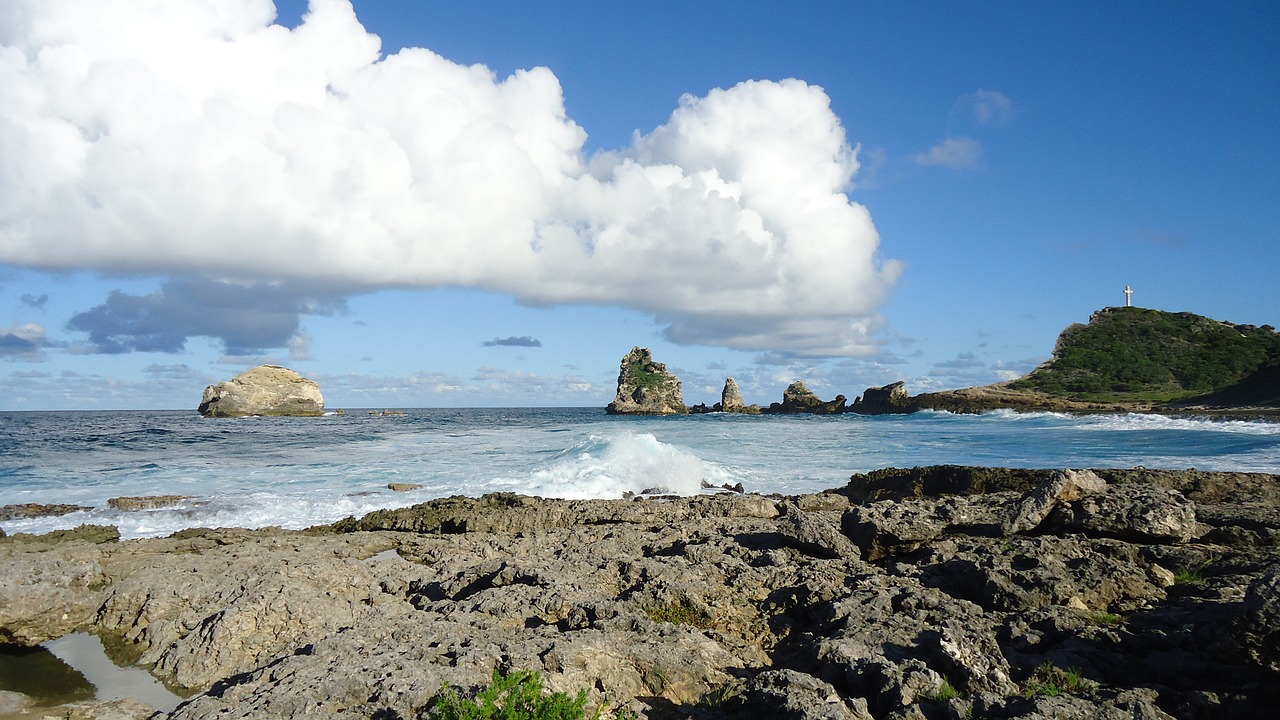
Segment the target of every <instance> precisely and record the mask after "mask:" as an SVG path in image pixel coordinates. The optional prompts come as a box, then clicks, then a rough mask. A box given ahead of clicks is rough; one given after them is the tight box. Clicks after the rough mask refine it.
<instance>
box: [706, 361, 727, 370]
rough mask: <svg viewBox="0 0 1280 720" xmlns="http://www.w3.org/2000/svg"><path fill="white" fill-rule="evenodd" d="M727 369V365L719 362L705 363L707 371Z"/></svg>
mask: <svg viewBox="0 0 1280 720" xmlns="http://www.w3.org/2000/svg"><path fill="white" fill-rule="evenodd" d="M728 368H729V366H728V365H726V364H725V363H723V362H720V361H719V360H716V361H714V362H709V363H707V369H708V370H727V369H728Z"/></svg>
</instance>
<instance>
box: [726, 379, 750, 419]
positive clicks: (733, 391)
mask: <svg viewBox="0 0 1280 720" xmlns="http://www.w3.org/2000/svg"><path fill="white" fill-rule="evenodd" d="M746 406H747V404H746V402H745V401H743V399H742V391H741V390H739V389H738V381H737V380H734V379H733V378H725V379H724V390H721V391H720V411H721V412H742V411H743V409H745V408H746Z"/></svg>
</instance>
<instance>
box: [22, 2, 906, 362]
mask: <svg viewBox="0 0 1280 720" xmlns="http://www.w3.org/2000/svg"><path fill="white" fill-rule="evenodd" d="M274 17H275V8H274V6H273V4H272V3H271V2H270V1H269V0H184V2H181V3H174V2H159V1H157V0H113V1H112V2H102V1H101V0H77V1H73V0H60V1H59V2H49V1H48V0H7V1H6V2H5V3H4V4H3V6H2V7H0V262H5V263H10V264H14V265H20V266H25V267H33V268H42V269H89V270H97V271H103V272H113V273H136V274H144V273H145V274H172V275H182V276H191V275H192V274H193V273H194V274H200V275H202V276H205V277H209V278H223V279H234V280H236V281H241V282H262V281H277V280H278V281H282V282H284V283H287V284H288V285H290V286H293V287H300V286H304V285H309V286H312V287H323V288H327V289H328V292H330V293H332V292H333V291H334V289H341V291H342V292H351V293H354V292H361V291H367V290H372V289H376V288H380V287H389V286H400V287H405V286H418V287H440V286H469V287H477V288H483V289H486V290H492V291H498V292H503V293H510V294H512V295H514V296H516V297H517V298H519V299H520V300H522V301H524V302H528V303H548V304H555V303H584V302H585V303H605V304H614V305H619V306H624V307H630V308H634V309H637V310H640V311H643V312H646V313H650V314H652V315H653V316H655V317H656V318H657V319H658V320H659V321H660V322H662V323H663V324H664V325H666V326H667V333H668V335H669V336H670V337H671V338H672V339H673V340H676V341H678V342H684V343H700V344H710V345H721V346H725V347H731V348H737V349H745V350H775V351H783V352H788V353H792V354H796V355H812V356H828V355H856V354H861V353H864V352H867V351H868V350H869V349H870V343H871V339H870V337H869V333H870V332H871V331H873V330H874V326H875V324H876V318H877V315H876V310H877V308H878V306H879V305H880V304H881V303H882V302H883V300H884V296H885V293H886V292H887V290H888V289H889V288H890V287H891V286H892V285H893V283H894V281H895V279H896V276H897V274H898V271H899V266H898V264H897V263H896V262H893V261H881V260H879V259H878V258H877V254H876V250H877V246H878V244H879V237H878V235H877V232H876V230H875V226H874V225H873V223H872V221H871V218H870V216H869V215H868V213H867V211H866V209H865V208H864V207H862V206H861V205H858V204H856V203H853V202H850V201H849V199H848V198H847V197H846V195H845V194H844V193H845V191H846V190H847V189H848V188H849V187H850V184H851V180H852V177H853V174H854V172H855V171H856V169H857V167H858V164H857V159H856V155H855V152H854V151H853V149H852V148H850V146H849V145H848V142H847V140H846V138H845V133H844V129H843V127H842V126H841V124H840V121H839V118H837V117H836V115H835V114H834V113H833V112H832V110H831V107H830V102H829V99H828V97H827V96H826V94H825V93H824V92H823V90H822V89H821V88H818V87H814V86H810V85H807V84H806V83H804V82H801V81H798V80H784V81H781V82H766V81H753V82H744V83H742V84H740V85H737V86H735V87H732V88H729V89H725V90H713V91H712V92H710V93H709V94H707V95H706V96H705V97H700V98H698V97H691V96H686V97H684V98H681V100H680V104H679V107H678V108H677V109H676V110H675V111H674V112H673V113H672V115H671V117H670V119H669V121H668V122H667V123H666V124H664V125H662V126H661V127H658V128H657V129H655V130H653V131H652V132H650V133H648V134H644V135H641V134H637V135H636V137H635V138H634V142H633V144H632V146H631V147H628V148H623V149H619V150H617V151H614V152H605V153H597V154H595V155H594V156H593V157H587V156H586V154H585V153H584V150H583V148H584V143H585V141H586V133H585V131H584V130H583V129H582V128H580V127H578V126H577V125H576V124H575V123H574V122H573V121H572V120H571V119H569V118H568V117H566V115H565V110H564V103H563V99H562V94H561V89H560V85H559V82H558V80H557V79H556V77H555V76H554V75H553V74H552V72H551V71H550V70H548V69H545V68H535V69H532V70H526V71H520V72H517V73H515V74H513V75H511V76H510V77H507V78H505V79H499V78H496V77H495V76H494V74H493V73H492V72H491V71H490V70H488V69H487V68H485V67H483V66H470V67H467V66H462V65H458V64H455V63H453V62H450V61H449V60H446V59H445V58H442V57H440V56H439V55H436V54H434V53H432V52H431V51H429V50H425V49H420V48H412V49H404V50H401V51H399V52H397V53H395V54H392V55H388V56H386V57H383V56H382V55H381V54H380V41H379V39H378V38H377V37H376V36H374V35H371V34H370V33H368V32H367V31H366V30H365V29H364V28H363V26H362V25H361V24H360V22H359V21H358V19H357V17H356V15H355V12H354V10H353V8H352V7H351V5H350V3H348V2H346V0H311V3H310V9H309V12H308V14H307V15H306V17H305V18H304V21H303V23H302V24H301V25H300V26H299V27H297V28H294V29H288V28H285V27H282V26H279V25H275V24H273V20H274Z"/></svg>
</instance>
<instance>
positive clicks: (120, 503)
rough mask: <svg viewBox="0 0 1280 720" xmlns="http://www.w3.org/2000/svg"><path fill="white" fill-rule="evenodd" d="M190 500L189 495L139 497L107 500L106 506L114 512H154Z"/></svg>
mask: <svg viewBox="0 0 1280 720" xmlns="http://www.w3.org/2000/svg"><path fill="white" fill-rule="evenodd" d="M191 499H192V496H191V495H140V496H132V497H113V498H109V499H108V500H107V505H108V506H110V507H112V508H115V509H116V510H126V511H134V510H156V509H158V508H167V507H173V506H174V505H179V504H181V503H182V502H184V501H186V500H191Z"/></svg>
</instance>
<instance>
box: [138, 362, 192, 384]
mask: <svg viewBox="0 0 1280 720" xmlns="http://www.w3.org/2000/svg"><path fill="white" fill-rule="evenodd" d="M142 372H143V374H145V375H147V376H149V377H151V378H154V379H156V380H162V379H163V380H193V379H195V378H197V377H198V375H197V374H196V371H195V370H192V369H191V366H190V365H187V364H186V363H177V364H174V365H160V364H156V363H153V364H151V365H148V366H146V367H144V368H142Z"/></svg>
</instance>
